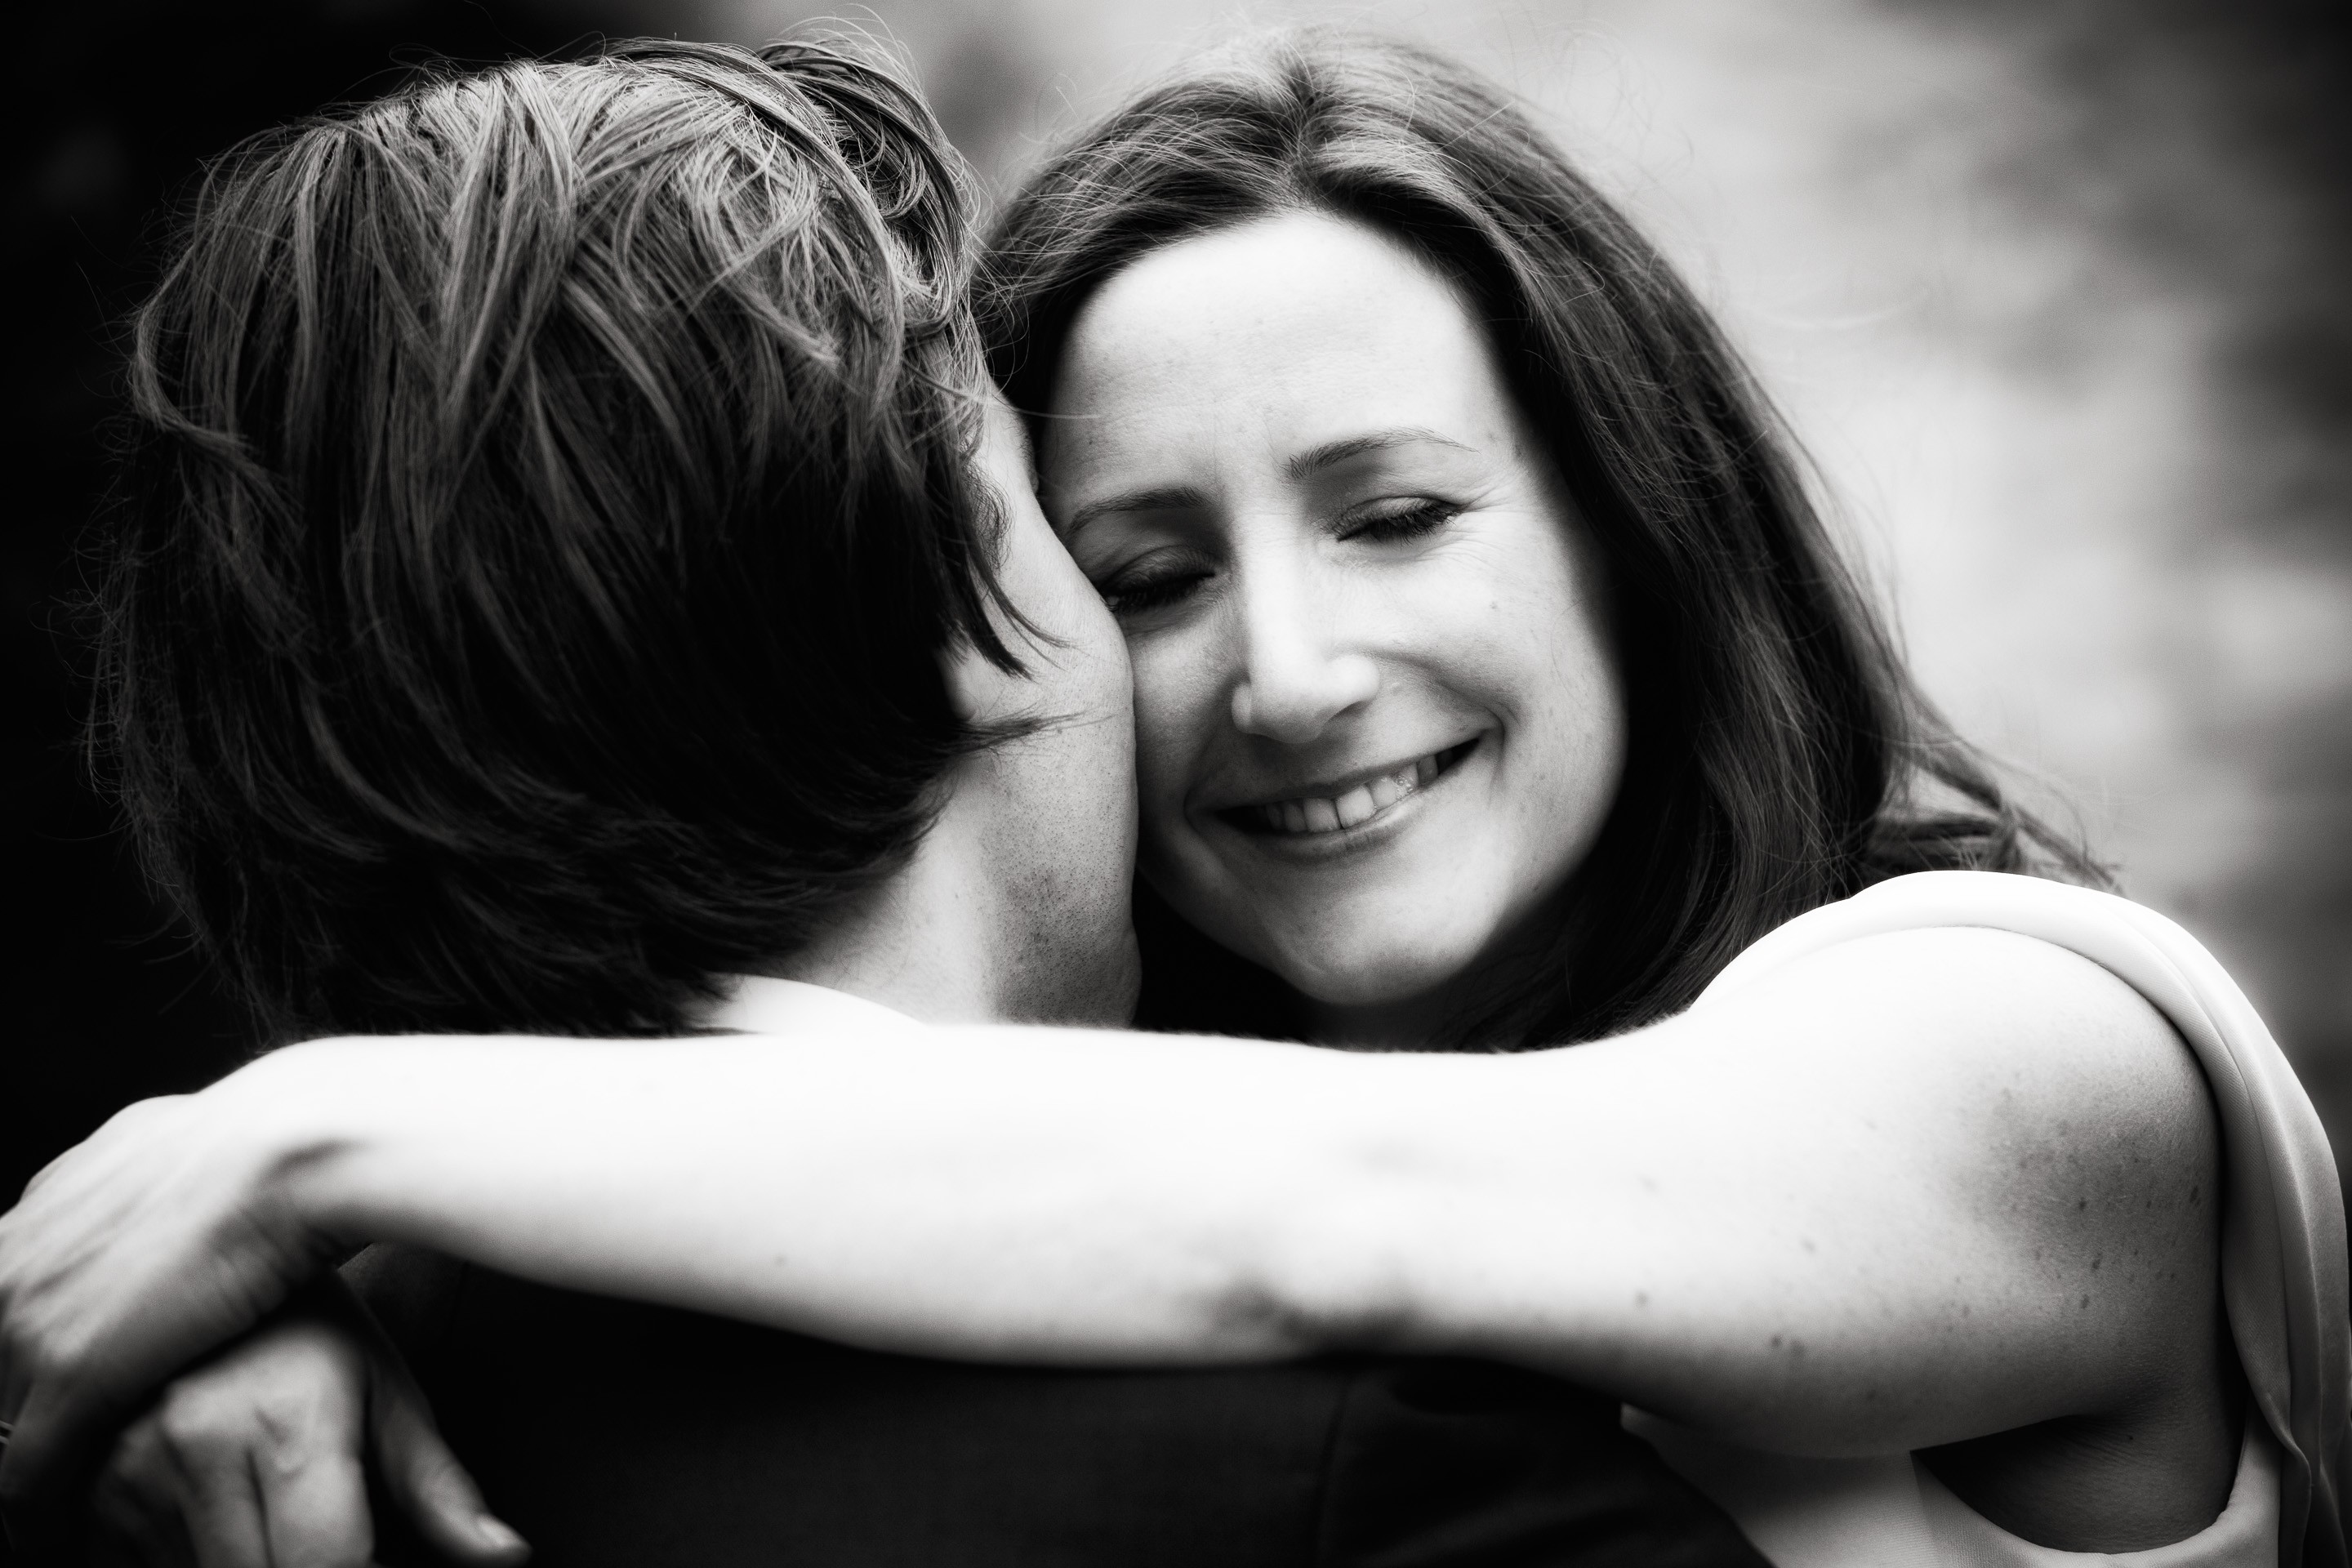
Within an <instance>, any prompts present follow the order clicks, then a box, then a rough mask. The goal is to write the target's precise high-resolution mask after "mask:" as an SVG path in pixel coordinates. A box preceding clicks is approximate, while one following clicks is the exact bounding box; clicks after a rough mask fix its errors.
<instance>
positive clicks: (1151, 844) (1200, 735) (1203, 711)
mask: <svg viewBox="0 0 2352 1568" xmlns="http://www.w3.org/2000/svg"><path fill="white" fill-rule="evenodd" d="M1187 640H1188V639H1182V638H1177V637H1168V636H1164V635H1163V636H1160V637H1151V636H1149V635H1146V636H1134V637H1129V641H1128V657H1129V661H1130V663H1131V664H1132V666H1133V668H1134V672H1135V784H1136V795H1137V799H1138V801H1139V805H1140V807H1141V811H1140V816H1141V819H1142V831H1143V844H1142V851H1143V854H1144V856H1145V858H1146V859H1147V860H1148V861H1151V862H1156V863H1157V864H1159V865H1160V866H1162V867H1165V866H1168V865H1169V864H1170V857H1171V853H1172V852H1173V851H1174V849H1175V845H1174V844H1173V843H1172V842H1171V840H1173V839H1175V838H1179V837H1183V836H1185V835H1187V834H1188V833H1189V831H1190V829H1189V827H1188V826H1187V825H1186V823H1185V821H1184V800H1185V797H1186V795H1187V794H1188V793H1189V792H1190V788H1191V784H1192V773H1193V770H1194V769H1195V767H1196V766H1198V765H1199V760H1200V759H1201V758H1202V757H1203V756H1204V755H1205V754H1206V752H1207V750H1208V747H1209V746H1210V744H1211V743H1212V742H1213V737H1214V733H1215V731H1214V730H1213V724H1214V722H1215V720H1216V715H1215V713H1214V712H1213V711H1212V710H1213V708H1214V707H1215V703H1214V701H1213V682H1212V681H1207V680H1203V679H1202V665H1203V662H1204V660H1203V658H1202V652H1203V650H1199V649H1194V648H1190V647H1187V646H1186V643H1187Z"/></svg>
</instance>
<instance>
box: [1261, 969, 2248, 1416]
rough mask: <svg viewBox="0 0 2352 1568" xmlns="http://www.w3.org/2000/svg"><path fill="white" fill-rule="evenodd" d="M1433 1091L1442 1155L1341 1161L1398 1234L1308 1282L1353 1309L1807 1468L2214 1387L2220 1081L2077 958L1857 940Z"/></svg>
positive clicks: (1427, 1146) (1455, 1069)
mask: <svg viewBox="0 0 2352 1568" xmlns="http://www.w3.org/2000/svg"><path fill="white" fill-rule="evenodd" d="M1482 1067H1484V1068H1500V1069H1502V1070H1501V1071H1500V1072H1499V1073H1498V1072H1492V1071H1490V1072H1489V1073H1487V1075H1486V1079H1485V1081H1483V1082H1482V1081H1480V1079H1479V1076H1478V1073H1477V1070H1476V1069H1478V1068H1482ZM1464 1069H1469V1070H1464ZM1503 1078H1515V1079H1516V1081H1515V1082H1512V1083H1510V1084H1508V1085H1506V1084H1505V1083H1503V1082H1501V1081H1500V1079H1503ZM1423 1079H1424V1081H1423V1082H1421V1083H1419V1084H1418V1085H1416V1086H1415V1087H1414V1092H1413V1093H1412V1095H1411V1096H1410V1097H1409V1098H1410V1099H1411V1100H1412V1101H1413V1102H1414V1103H1413V1106H1412V1108H1411V1109H1404V1108H1403V1107H1402V1103H1401V1110H1402V1114H1404V1115H1408V1116H1412V1117H1414V1118H1416V1119H1417V1121H1418V1122H1419V1124H1420V1125H1421V1127H1422V1129H1423V1131H1422V1132H1421V1134H1420V1135H1419V1137H1418V1138H1417V1139H1415V1138H1414V1137H1413V1136H1412V1135H1411V1134H1410V1133H1409V1131H1408V1130H1407V1129H1406V1128H1405V1127H1403V1126H1398V1127H1395V1128H1392V1129H1391V1130H1390V1131H1391V1134H1392V1135H1391V1136H1388V1137H1386V1138H1385V1139H1378V1138H1376V1139H1368V1140H1363V1141H1361V1143H1360V1147H1359V1148H1358V1149H1357V1150H1355V1151H1354V1152H1353V1158H1352V1161H1350V1160H1349V1159H1346V1158H1343V1159H1342V1160H1340V1161H1339V1162H1338V1163H1342V1164H1351V1168H1352V1170H1353V1171H1354V1175H1353V1176H1352V1177H1351V1178H1350V1180H1349V1185H1351V1186H1352V1188H1353V1189H1354V1191H1353V1194H1352V1195H1351V1196H1349V1197H1347V1198H1345V1199H1335V1204H1334V1206H1335V1207H1337V1208H1338V1209H1339V1211H1340V1213H1339V1217H1338V1220H1337V1231H1338V1233H1339V1234H1341V1235H1346V1234H1349V1232H1350V1230H1351V1229H1352V1233H1353V1234H1354V1235H1355V1236H1356V1237H1359V1238H1362V1237H1366V1236H1370V1237H1373V1238H1374V1245H1373V1246H1372V1247H1364V1248H1360V1250H1361V1251H1362V1252H1363V1253H1364V1254H1365V1255H1366V1256H1368V1257H1370V1258H1371V1259H1372V1260H1373V1264H1374V1266H1373V1268H1372V1269H1371V1270H1370V1272H1369V1273H1356V1274H1350V1273H1349V1271H1348V1269H1347V1268H1344V1267H1336V1266H1335V1267H1330V1268H1310V1273H1311V1274H1312V1275H1313V1276H1314V1278H1315V1279H1317V1280H1318V1283H1319V1284H1320V1285H1323V1286H1326V1287H1336V1293H1335V1294H1334V1295H1332V1296H1327V1297H1326V1298H1325V1300H1327V1301H1329V1302H1331V1304H1332V1305H1333V1306H1334V1307H1335V1308H1336V1309H1337V1310H1339V1312H1340V1313H1341V1314H1342V1315H1344V1313H1345V1312H1346V1310H1348V1309H1349V1306H1350V1304H1351V1299H1352V1304H1356V1305H1361V1306H1363V1307H1364V1308H1365V1309H1366V1310H1365V1317H1364V1321H1367V1322H1381V1323H1391V1324H1400V1325H1403V1328H1402V1337H1404V1338H1408V1339H1418V1340H1420V1341H1421V1342H1424V1343H1431V1344H1435V1345H1444V1346H1447V1347H1449V1348H1456V1349H1467V1350H1473V1351H1476V1352H1480V1353H1486V1354H1494V1355H1498V1356H1502V1357H1505V1358H1507V1359H1511V1360H1517V1361H1520V1362H1523V1363H1536V1364H1540V1365H1544V1366H1547V1367H1549V1368H1551V1369H1553V1370H1556V1371H1559V1372H1560V1373H1563V1374H1566V1375H1569V1376H1571V1377H1575V1378H1577V1379H1579V1380H1580V1381H1583V1382H1587V1383H1590V1384H1593V1385H1595V1386H1599V1387H1602V1388H1606V1389H1609V1390H1610V1391H1612V1392H1613V1393H1617V1394H1620V1395H1621V1396H1622V1397H1624V1398H1626V1399H1628V1400H1629V1401H1631V1402H1633V1403H1636V1404H1640V1405H1644V1406H1645V1407H1648V1408H1651V1409H1654V1410H1656V1411H1658V1412H1659V1413H1661V1414H1663V1415H1669V1416H1672V1417H1675V1418H1676V1419H1680V1420H1683V1421H1685V1422H1686V1423H1688V1424H1690V1425H1694V1426H1701V1427H1704V1428H1706V1429H1709V1430H1712V1431H1714V1432H1716V1433H1717V1435H1719V1436H1727V1437H1730V1438H1733V1439H1734V1440H1744V1441H1748V1442H1751V1443H1756V1444H1759V1446H1766V1447H1776V1448H1780V1449H1782V1450H1784V1451H1798V1452H1807V1451H1810V1452H1819V1453H1833V1452H1869V1451H1881V1452H1883V1451H1888V1450H1891V1449H1896V1448H1911V1447H1924V1446H1927V1445H1930V1444H1935V1443H1941V1442H1949V1441H1955V1440H1958V1439H1961V1438H1965V1437H1970V1436H1979V1435H1981V1434H1985V1433H1990V1432H1998V1431H2003V1430H2007V1429H2010V1428H2012V1427H2017V1426H2025V1425H2027V1424H2030V1423H2034V1422H2040V1421H2046V1420H2050V1419H2053V1418H2059V1417H2066V1416H2078V1415H2088V1416H2095V1415H2105V1414H2114V1413H2119V1412H2129V1411H2132V1410H2135V1409H2139V1408H2143V1407H2145V1406H2147V1405H2149V1404H2150V1403H2151V1402H2156V1403H2161V1402H2162V1401H2163V1400H2165V1399H2166V1398H2168V1397H2169V1396H2170V1395H2171V1394H2175V1393H2177V1392H2178V1390H2177V1389H2175V1388H2174V1387H2173V1386H2172V1385H2174V1384H2179V1382H2181V1381H2182V1379H2183V1378H2184V1377H2187V1378H2189V1379H2190V1380H2191V1381H2193V1380H2195V1379H2197V1378H2199V1377H2203V1376H2207V1375H2208V1374H2207V1373H2200V1372H2197V1371H2195V1370H2193V1369H2195V1368H2197V1367H2198V1366H2200V1364H2202V1363H2210V1360H2211V1357H2210V1343H2211V1342H2212V1339H2213V1335H2214V1331H2215V1327H2216V1324H2217V1321H2218V1319H2217V1316H2216V1314H2217V1311H2218V1307H2217V1302H2216V1286H2215V1281H2216V1278H2217V1268H2218V1264H2217V1258H2218V1250H2217V1249H2218V1222H2217V1219H2216V1205H2215V1197H2216V1192H2215V1186H2216V1181H2217V1177H2218V1170H2219V1151H2218V1144H2217V1134H2216V1131H2215V1125H2214V1118H2213V1113H2212V1110H2211V1107H2210V1101H2209V1100H2208V1097H2207V1095H2206V1091H2205V1088H2204V1083H2203V1079H2202V1078H2201V1076H2200V1073H2199V1070H2198V1068H2197V1067H2196V1064H2195V1062H2194V1061H2193V1060H2192V1059H2191V1058H2190V1057H2189V1052H2188V1050H2187V1047H2185V1046H2184V1045H2183V1044H2182V1043H2181V1042H2180V1041H2179V1038H2178V1037H2176V1036H2175V1035H2174V1033H2173V1031H2172V1029H2171V1027H2170V1026H2169V1025H2168V1023H2167V1022H2166V1021H2165V1019H2164V1018H2163V1016H2161V1015H2160V1014H2158V1012H2157V1011H2156V1010H2155V1009H2154V1008H2153V1007H2151V1006H2150V1005H2148V1004H2147V1002H2146V1001H2145V1000H2144V999H2143V998H2142V997H2140V996H2139V994H2137V992H2135V991H2133V990H2132V989H2131V988H2130V987H2129V986H2127V985H2126V984H2123V983H2122V982H2121V981H2119V980H2117V979H2116V977H2114V976H2113V975H2111V974H2109V973H2106V972H2105V971H2104V970H2102V969H2100V968H2098V967H2097V966H2096V965H2095V964H2093V963H2089V962H2088V961H2086V960H2084V959H2082V958H2080V957H2077V956H2076V955H2074V954H2073V953H2071V952H2065V951H2064V950H2062V949H2059V948H2056V947H2054V946H2051V945H2049V944H2046V943H2042V942H2036V941H2033V940H2031V939H2028V938H2023V937H2019V936H2013V935H2010V934H2007V933H2002V932H1998V931H1981V930H1937V931H1909V932H1901V933H1894V934H1888V935H1884V936H1875V937H1870V938H1864V939H1860V940H1856V941H1853V942H1846V943H1843V944H1841V945H1839V946H1836V947H1832V948H1830V949H1826V950H1824V951H1822V952H1817V953H1814V954H1812V955H1811V956H1809V957H1806V958H1804V959H1801V960H1799V961H1796V962H1793V963H1790V964H1788V965H1787V966H1785V967H1784V968H1782V969H1780V970H1779V971H1777V972H1775V973H1772V974H1770V975H1769V976H1766V977H1764V978H1762V979H1760V980H1759V981H1758V982H1756V983H1754V984H1751V985H1750V986H1749V987H1748V988H1747V989H1745V990H1743V991H1740V992H1738V993H1736V994H1733V995H1731V996H1729V997H1727V998H1725V999H1723V1000H1721V1001H1719V1002H1717V1003H1714V1004H1711V1005H1708V1006H1706V1007H1705V1008H1703V1009H1701V1010H1698V1011H1696V1012H1693V1013H1691V1014H1686V1015H1685V1016H1682V1017H1679V1018H1676V1019H1674V1020H1670V1021H1668V1022H1666V1023H1664V1024H1662V1025H1659V1026H1654V1027H1652V1028H1649V1029H1645V1030H1642V1031H1639V1032H1637V1033H1635V1034H1632V1035H1628V1036H1624V1037H1619V1038H1617V1039H1613V1040H1610V1041H1605V1042H1601V1043H1598V1044H1595V1045H1591V1046H1583V1047H1573V1048H1570V1049H1566V1050H1561V1051H1557V1052H1550V1053H1545V1054H1543V1055H1540V1056H1537V1057H1530V1058H1518V1059H1516V1060H1514V1061H1511V1062H1508V1063H1494V1062H1492V1061H1491V1060H1489V1061H1487V1062H1484V1063H1481V1062H1476V1061H1471V1062H1461V1063H1454V1064H1440V1065H1434V1066H1433V1068H1432V1069H1431V1070H1428V1071H1426V1072H1425V1073H1424V1075H1423ZM1405 1098H1408V1097H1402V1096H1401V1097H1400V1100H1401V1102H1402V1100H1403V1099H1405ZM1375 1144H1381V1145H1384V1147H1385V1149H1386V1152H1385V1153H1384V1154H1382V1155H1381V1158H1380V1159H1379V1160H1378V1161H1377V1162H1375V1161H1374V1160H1372V1159H1371V1158H1370V1157H1369V1152H1370V1150H1371V1149H1372V1147H1373V1146H1374V1145H1375ZM1400 1149H1402V1150H1407V1151H1409V1152H1408V1153H1406V1154H1404V1155H1402V1156H1400V1154H1399V1153H1398V1151H1399V1150H1400ZM1301 1252H1302V1255H1303V1256H1307V1257H1309V1258H1312V1257H1313V1254H1314V1245H1313V1243H1311V1242H1309V1243H1307V1244H1304V1245H1303V1246H1302V1247H1301ZM1327 1256H1328V1255H1327ZM2200 1349H2202V1350H2204V1351H2206V1352H2208V1353H2204V1354H2202V1355H2201V1358H2200V1353H2197V1352H2200ZM2184 1367H2187V1368H2190V1369H2192V1370H2191V1371H2190V1372H2188V1373H2183V1372H2182V1370H2181V1369H2182V1368H2184Z"/></svg>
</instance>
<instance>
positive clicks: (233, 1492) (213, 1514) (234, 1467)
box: [170, 1445, 364, 1568]
mask: <svg viewBox="0 0 2352 1568" xmlns="http://www.w3.org/2000/svg"><path fill="white" fill-rule="evenodd" d="M170 1451H171V1453H172V1455H173V1458H174V1459H175V1460H176V1461H177V1463H178V1467H179V1471H180V1480H179V1505H180V1506H179V1516H180V1518H181V1520H182V1521H184V1528H185V1530H186V1531H187V1535H188V1540H189V1543H190V1546H191V1548H192V1555H193V1556H194V1559H195V1562H196V1568H271V1563H270V1560H269V1531H268V1522H267V1520H266V1518H265V1516H264V1513H263V1510H262V1501H261V1494H260V1490H259V1488H258V1486H257V1483H256V1479H255V1476H254V1467H253V1459H252V1455H251V1453H250V1452H249V1451H248V1450H247V1449H244V1448H241V1447H229V1446H226V1445H206V1446H203V1447H187V1446H184V1445H183V1446H175V1447H173V1448H172V1449H171V1450H170ZM362 1561H364V1559H362Z"/></svg>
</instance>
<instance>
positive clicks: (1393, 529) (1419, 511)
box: [1339, 500, 1462, 544]
mask: <svg viewBox="0 0 2352 1568" xmlns="http://www.w3.org/2000/svg"><path fill="white" fill-rule="evenodd" d="M1461 515H1462V509H1461V508H1460V507H1458V506H1456V505H1454V503H1453V502H1452V501H1443V500H1423V501H1416V502H1415V503H1414V504H1412V506H1409V507H1407V508H1405V509H1404V510H1402V511H1391V512H1382V513H1380V514H1378V515H1376V516H1373V517H1368V518H1365V519H1364V520H1363V521H1360V522H1357V523H1355V524H1352V525H1351V526H1349V528H1348V529H1347V530H1345V531H1343V532H1341V534H1340V535H1339V537H1340V538H1341V539H1343V540H1357V539H1361V540H1366V541H1368V542H1371V543H1373V544H1398V543H1402V542H1404V541H1406V540H1408V539H1425V538H1427V537H1428V536H1429V535H1431V534H1433V533H1435V532H1436V531H1438V530H1439V529H1441V528H1444V526H1445V525H1446V524H1447V523H1449V522H1452V521H1454V519H1455V518H1457V517H1460V516H1461Z"/></svg>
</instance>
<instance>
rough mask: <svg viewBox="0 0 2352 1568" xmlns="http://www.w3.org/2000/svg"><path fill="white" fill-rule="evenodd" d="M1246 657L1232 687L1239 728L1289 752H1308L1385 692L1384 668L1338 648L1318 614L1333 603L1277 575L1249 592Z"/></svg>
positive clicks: (1309, 586)
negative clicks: (1334, 725)
mask: <svg viewBox="0 0 2352 1568" xmlns="http://www.w3.org/2000/svg"><path fill="white" fill-rule="evenodd" d="M1244 600H1245V608H1244V616H1245V619H1246V624H1247V637H1248V639H1249V647H1248V657H1247V660H1246V662H1245V664H1244V667H1243V670H1242V679H1241V682H1240V684H1239V685H1237V686H1235V687H1234V696H1233V705H1234V706H1233V711H1234V727H1235V728H1237V729H1239V730H1240V731H1242V732H1243V733H1244V734H1250V735H1263V736H1265V738H1266V739H1268V740H1271V741H1279V742H1283V743H1284V744H1286V745H1294V746H1295V745H1303V744H1305V743H1306V742H1309V741H1312V740H1314V739H1315V738H1316V737H1317V736H1318V735H1320V734H1321V733H1322V732H1323V730H1324V727H1325V726H1326V725H1328V724H1329V723H1330V722H1331V721H1332V720H1334V719H1336V718H1338V717H1339V715H1340V714H1342V713H1345V712H1347V711H1348V710H1349V709H1351V708H1358V707H1360V706H1362V705H1363V704H1364V703H1367V702H1370V700H1372V699H1373V698H1374V697H1375V696H1377V695H1379V693H1380V689H1381V671H1380V667H1379V666H1378V665H1376V664H1374V663H1373V662H1372V661H1371V660H1370V658H1366V657H1364V656H1363V655H1362V654H1360V653H1349V652H1344V651H1340V650H1339V649H1337V648H1335V647H1333V638H1332V636H1331V628H1330V627H1329V626H1327V625H1325V624H1324V616H1321V615H1318V613H1317V612H1318V609H1328V604H1329V596H1328V595H1318V594H1317V593H1316V592H1315V590H1314V588H1313V585H1312V584H1308V583H1307V582H1304V581H1301V580H1297V579H1296V578H1293V577H1292V574H1288V573H1282V574H1277V580H1276V581H1272V582H1269V581H1267V580H1266V579H1265V576H1263V575H1261V576H1260V577H1259V580H1258V581H1256V582H1255V583H1251V584H1247V585H1246V586H1245V587H1244Z"/></svg>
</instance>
